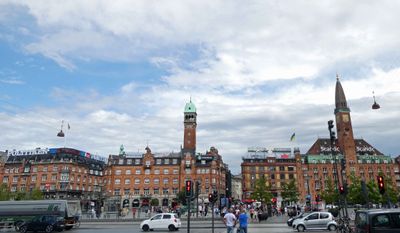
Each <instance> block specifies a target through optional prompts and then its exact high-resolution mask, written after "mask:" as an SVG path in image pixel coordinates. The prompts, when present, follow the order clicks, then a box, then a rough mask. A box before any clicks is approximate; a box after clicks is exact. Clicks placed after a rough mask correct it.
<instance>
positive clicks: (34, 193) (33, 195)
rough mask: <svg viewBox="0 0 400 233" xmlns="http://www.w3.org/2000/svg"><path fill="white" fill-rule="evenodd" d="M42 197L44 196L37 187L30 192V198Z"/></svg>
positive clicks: (38, 198)
mask: <svg viewBox="0 0 400 233" xmlns="http://www.w3.org/2000/svg"><path fill="white" fill-rule="evenodd" d="M43 198H44V195H43V192H42V191H41V190H40V189H38V188H34V189H33V190H32V192H31V193H30V199H31V200H43Z"/></svg>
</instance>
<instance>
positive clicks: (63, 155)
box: [0, 148, 105, 204]
mask: <svg viewBox="0 0 400 233" xmlns="http://www.w3.org/2000/svg"><path fill="white" fill-rule="evenodd" d="M104 168H105V160H104V159H102V158H101V157H98V156H95V155H91V154H89V153H87V152H84V151H79V150H75V149H70V148H51V149H47V148H46V149H40V148H37V149H35V150H18V151H17V150H13V151H7V159H6V161H5V163H4V164H3V166H1V168H0V179H1V182H2V183H3V184H6V185H7V186H8V187H9V188H10V191H11V192H17V191H22V192H30V191H32V190H33V189H34V188H36V189H40V190H42V191H43V193H44V196H45V198H48V199H80V200H83V202H84V204H86V202H90V201H95V200H100V199H101V197H102V193H103V170H104Z"/></svg>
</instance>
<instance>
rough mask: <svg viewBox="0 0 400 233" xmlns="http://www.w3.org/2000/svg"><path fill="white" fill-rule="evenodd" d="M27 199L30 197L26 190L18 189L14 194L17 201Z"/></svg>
mask: <svg viewBox="0 0 400 233" xmlns="http://www.w3.org/2000/svg"><path fill="white" fill-rule="evenodd" d="M27 199H28V195H27V193H26V192H23V191H18V192H16V193H15V194H14V200H16V201H22V200H27Z"/></svg>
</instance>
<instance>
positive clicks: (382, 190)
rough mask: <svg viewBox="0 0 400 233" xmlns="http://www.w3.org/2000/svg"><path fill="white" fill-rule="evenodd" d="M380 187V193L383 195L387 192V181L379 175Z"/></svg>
mask: <svg viewBox="0 0 400 233" xmlns="http://www.w3.org/2000/svg"><path fill="white" fill-rule="evenodd" d="M378 188H379V193H380V194H382V195H383V194H384V193H385V181H384V180H383V176H378Z"/></svg>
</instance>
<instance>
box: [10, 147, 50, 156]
mask: <svg viewBox="0 0 400 233" xmlns="http://www.w3.org/2000/svg"><path fill="white" fill-rule="evenodd" d="M48 152H49V149H48V148H45V149H40V148H37V149H34V150H15V149H14V150H12V151H9V152H8V155H9V156H23V155H44V154H47V153H48Z"/></svg>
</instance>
